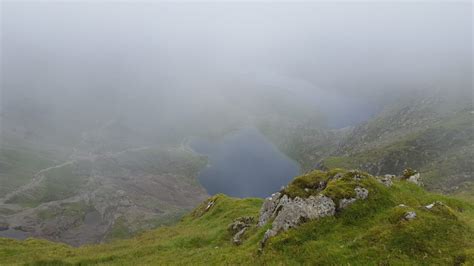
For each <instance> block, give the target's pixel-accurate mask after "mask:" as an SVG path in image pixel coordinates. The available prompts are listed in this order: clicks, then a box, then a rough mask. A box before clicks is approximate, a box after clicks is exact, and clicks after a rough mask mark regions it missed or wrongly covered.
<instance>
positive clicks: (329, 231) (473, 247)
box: [0, 169, 474, 265]
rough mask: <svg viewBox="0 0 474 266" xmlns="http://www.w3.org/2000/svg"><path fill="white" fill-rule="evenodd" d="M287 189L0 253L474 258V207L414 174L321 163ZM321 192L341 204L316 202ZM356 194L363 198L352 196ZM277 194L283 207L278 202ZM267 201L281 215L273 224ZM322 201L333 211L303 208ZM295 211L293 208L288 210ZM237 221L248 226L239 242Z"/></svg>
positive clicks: (222, 258)
mask: <svg viewBox="0 0 474 266" xmlns="http://www.w3.org/2000/svg"><path fill="white" fill-rule="evenodd" d="M390 184H392V185H390ZM315 185H317V186H315ZM354 188H355V189H354ZM353 189H354V190H353ZM354 191H356V193H354ZM360 191H365V192H364V193H362V194H363V195H362V196H364V197H359V192H360ZM279 195H280V196H277V195H274V197H273V198H272V199H267V200H266V201H265V205H264V206H263V207H262V203H263V201H262V200H261V199H234V198H229V197H227V196H224V195H216V196H214V197H211V198H209V199H208V200H206V201H205V202H203V203H202V204H201V205H200V206H199V207H198V208H196V209H195V210H194V211H193V212H192V213H191V214H189V215H187V216H185V217H184V218H183V219H182V220H181V222H179V223H178V224H176V225H174V226H170V227H162V228H160V229H157V230H153V231H149V232H145V233H143V234H141V235H140V236H138V237H134V238H132V239H128V240H119V241H115V242H113V243H108V244H100V245H91V246H84V247H80V248H72V247H69V246H67V245H64V244H56V243H51V242H48V241H45V240H36V239H29V240H25V241H18V240H12V239H0V261H1V262H2V264H5V265H10V264H12V265H15V264H24V263H32V264H36V265H51V264H54V265H63V264H69V263H70V264H81V265H84V264H98V265H106V264H107V265H112V264H113V265H115V264H117V265H136V264H143V265H163V264H179V265H209V264H211V265H213V264H259V265H261V264H295V265H296V264H315V265H334V264H337V265H347V264H351V265H392V264H393V265H420V264H421V265H461V264H465V265H471V264H472V263H474V242H473V240H474V206H473V205H472V204H469V203H466V202H463V201H460V200H456V199H453V198H450V197H446V196H442V195H437V194H432V193H428V192H426V191H425V190H424V189H422V188H420V187H418V186H417V185H415V184H413V183H410V182H409V181H406V180H403V179H398V178H396V177H391V178H390V182H388V181H387V179H384V178H382V177H373V176H370V175H368V174H366V173H363V172H357V171H346V170H342V169H334V170H331V171H329V172H321V171H315V172H311V173H309V174H306V175H303V176H299V177H297V178H295V179H294V180H293V181H292V183H290V184H289V185H288V186H287V187H286V188H285V189H284V190H282V191H280V193H279ZM282 195H283V196H282ZM322 195H324V196H322ZM314 196H316V198H313V197H314ZM278 197H280V198H278ZM321 197H323V198H324V197H325V199H326V201H327V202H329V203H331V202H333V203H331V204H333V205H331V204H329V205H328V204H326V203H318V202H317V200H316V201H314V200H315V199H320V198H321ZM352 197H356V198H357V199H355V198H354V200H350V201H351V203H347V202H348V200H349V199H351V198H352ZM276 199H279V202H278V206H279V207H277V206H275V207H276V208H275V209H274V211H272V210H273V209H272V208H271V207H270V205H271V202H273V201H274V200H276ZM310 202H312V203H311V204H312V205H305V204H308V203H310ZM342 202H345V204H342ZM334 203H335V205H334ZM295 204H296V205H295ZM321 204H323V205H321ZM346 204H347V205H346ZM324 206H326V207H324ZM321 208H323V209H324V210H323V209H321ZM328 208H329V209H328ZM331 208H332V209H331ZM259 210H260V211H259ZM267 210H271V211H272V212H273V217H276V218H271V217H270V220H266V221H267V223H266V224H265V223H262V221H263V220H262V219H264V215H265V214H266V213H267ZM321 210H322V211H326V212H325V213H326V214H325V217H319V218H317V217H316V216H314V215H313V216H311V215H310V216H305V215H308V214H310V213H311V212H313V211H316V213H322V212H321ZM327 210H332V213H331V212H327ZM270 213H271V212H270ZM288 213H293V214H292V215H290V216H284V215H286V214H288ZM316 213H315V214H316ZM280 214H281V215H280ZM282 216H283V217H286V218H284V219H286V220H285V221H286V222H287V226H288V227H286V229H285V227H283V229H281V230H279V231H278V233H277V234H276V236H273V237H270V238H268V239H267V241H266V242H265V245H264V246H263V247H262V239H264V235H267V234H266V233H265V232H268V230H269V229H270V228H272V230H276V228H278V226H277V224H278V223H280V222H281V221H282V219H281V218H282ZM298 217H301V218H303V217H307V218H305V219H299V218H298ZM257 222H259V224H261V226H258V225H257ZM292 222H294V223H292ZM241 229H244V230H243V231H242V230H241ZM239 230H240V231H242V232H243V233H241V234H240V235H239V241H238V243H240V244H238V245H237V244H235V243H236V241H235V239H236V237H237V235H238V234H239V233H236V231H239ZM240 231H239V232H240Z"/></svg>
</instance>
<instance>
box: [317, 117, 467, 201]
mask: <svg viewBox="0 0 474 266" xmlns="http://www.w3.org/2000/svg"><path fill="white" fill-rule="evenodd" d="M384 122H385V123H388V121H387V120H384ZM372 123H374V125H371V123H369V125H368V126H367V129H366V130H365V133H360V132H359V133H358V134H355V135H353V136H351V139H356V141H357V140H358V139H360V138H361V136H363V137H364V138H366V139H367V142H368V143H369V144H368V145H366V146H368V147H370V148H364V149H360V150H359V149H355V148H354V147H357V145H355V144H347V143H346V144H344V145H345V147H343V148H342V150H344V151H345V152H346V155H339V156H330V157H327V158H325V159H324V160H322V163H321V166H322V167H323V168H334V167H345V168H359V169H363V170H366V171H368V172H370V173H373V174H391V173H400V172H401V171H402V170H403V169H404V168H407V167H412V168H416V169H418V170H419V171H420V172H421V173H422V174H423V176H424V181H425V184H426V185H427V187H428V188H429V189H431V190H437V191H442V192H451V191H453V190H456V189H457V188H458V187H459V186H460V185H462V184H463V183H465V182H469V181H472V173H473V172H474V169H473V166H472V161H473V159H474V127H473V125H474V115H473V114H472V113H471V112H470V111H469V110H462V111H459V112H456V113H454V114H452V115H449V116H446V117H443V118H442V119H439V120H438V121H436V122H432V123H430V125H429V126H427V127H419V128H418V127H417V128H416V130H415V129H411V131H410V133H406V134H405V133H403V134H402V133H400V132H398V133H399V134H400V135H398V136H397V137H393V136H392V138H388V137H387V140H384V141H382V140H381V139H384V138H385V137H384V134H383V133H380V132H379V133H377V134H376V133H374V132H375V131H377V130H376V128H378V127H377V124H379V123H381V121H380V119H376V120H375V121H373V122H372ZM384 127H386V128H394V129H393V130H392V132H396V131H397V128H396V127H393V126H390V125H387V124H385V125H384ZM387 134H389V133H387ZM392 134H395V133H392ZM367 136H370V137H367ZM388 139H389V140H390V141H389V140H388ZM348 147H352V148H354V149H355V150H356V151H354V152H351V151H348V149H349V148H348ZM340 154H342V153H340Z"/></svg>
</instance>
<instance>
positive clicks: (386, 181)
mask: <svg viewBox="0 0 474 266" xmlns="http://www.w3.org/2000/svg"><path fill="white" fill-rule="evenodd" d="M395 177H396V176H394V175H384V176H380V177H377V180H378V181H379V182H380V183H382V184H384V185H385V186H386V187H391V186H392V185H393V182H392V179H394V178H395Z"/></svg>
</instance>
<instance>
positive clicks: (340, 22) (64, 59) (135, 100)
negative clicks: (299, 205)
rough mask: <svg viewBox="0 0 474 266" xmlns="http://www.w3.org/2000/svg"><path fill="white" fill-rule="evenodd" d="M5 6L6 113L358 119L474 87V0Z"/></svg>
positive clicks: (148, 118) (152, 120)
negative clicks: (275, 113) (398, 98)
mask: <svg viewBox="0 0 474 266" xmlns="http://www.w3.org/2000/svg"><path fill="white" fill-rule="evenodd" d="M1 12H2V13H1V22H2V28H1V33H2V36H1V56H2V58H1V63H2V73H1V74H2V77H3V79H2V83H1V91H2V93H3V95H2V96H3V97H2V99H3V101H2V106H3V111H4V112H5V110H10V109H11V108H13V109H15V108H17V109H18V108H26V107H22V106H25V105H26V106H42V107H44V109H41V108H39V107H38V108H39V110H43V111H44V112H45V113H47V114H48V117H59V118H58V119H59V120H58V121H63V120H60V119H64V117H66V118H72V119H68V120H69V121H75V122H78V121H79V122H80V121H91V120H98V121H102V120H107V119H110V118H113V117H116V116H126V117H128V118H131V119H130V120H131V121H134V122H139V123H142V124H148V125H149V124H152V125H161V126H162V127H165V126H166V127H170V126H171V127H175V128H177V129H178V128H180V125H182V124H184V123H196V124H199V123H201V122H203V123H204V122H205V120H215V119H217V120H219V119H222V120H225V121H226V122H229V121H233V120H234V119H235V121H242V120H245V119H246V116H248V115H255V114H258V113H259V112H266V111H268V110H272V108H275V109H278V110H289V112H290V111H292V109H298V108H300V107H301V106H305V109H306V110H308V111H309V112H313V111H314V112H317V111H318V110H319V111H322V112H324V113H325V114H326V115H328V117H329V119H330V120H331V121H330V122H331V124H332V125H335V126H345V125H348V124H351V123H354V122H358V121H360V120H363V119H365V118H367V115H368V114H370V113H371V112H373V111H374V109H376V108H379V107H380V105H382V104H381V103H384V102H386V101H389V100H390V99H391V98H393V96H394V95H398V94H400V93H402V92H407V91H412V90H415V89H429V90H434V89H438V90H446V91H447V90H457V89H464V90H468V89H471V88H472V59H473V57H472V55H473V53H472V3H470V2H456V3H448V2H433V3H429V2H421V3H412V2H395V3H375V2H370V3H364V2H354V3H332V4H328V3H322V2H316V3H264V2H262V3H251V2H244V3H221V4H217V3H201V2H199V3H174V4H172V3H151V2H148V3H147V2H142V3H138V2H134V3H132V2H121V3H119V2H100V1H98V2H81V1H75V2H73V3H64V2H46V1H45V2H36V3H35V2H31V3H28V2H17V3H15V2H13V1H3V2H2V11H1ZM262 106H263V107H264V108H262ZM260 108H262V109H260ZM33 110H35V109H34V108H33ZM208 118H209V119H208ZM86 124H87V123H86Z"/></svg>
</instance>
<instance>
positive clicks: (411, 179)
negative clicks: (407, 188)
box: [407, 173, 423, 186]
mask: <svg viewBox="0 0 474 266" xmlns="http://www.w3.org/2000/svg"><path fill="white" fill-rule="evenodd" d="M407 181H408V182H412V183H413V184H416V185H418V186H422V185H423V182H422V181H421V176H420V173H416V174H414V175H412V176H410V177H408V178H407Z"/></svg>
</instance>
